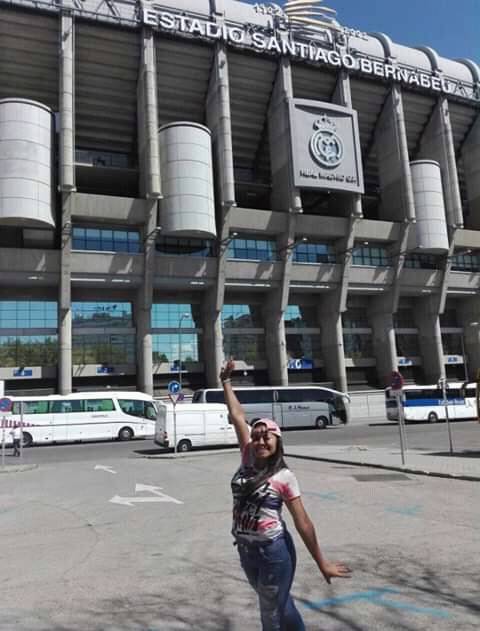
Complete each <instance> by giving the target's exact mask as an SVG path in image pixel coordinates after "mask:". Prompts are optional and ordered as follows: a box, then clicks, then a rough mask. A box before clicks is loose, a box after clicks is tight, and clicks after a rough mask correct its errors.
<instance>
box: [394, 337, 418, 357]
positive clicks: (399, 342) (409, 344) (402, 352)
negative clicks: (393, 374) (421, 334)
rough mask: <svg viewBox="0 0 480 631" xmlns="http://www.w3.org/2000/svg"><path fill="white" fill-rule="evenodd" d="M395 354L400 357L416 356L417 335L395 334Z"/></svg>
mask: <svg viewBox="0 0 480 631" xmlns="http://www.w3.org/2000/svg"><path fill="white" fill-rule="evenodd" d="M395 340H396V346H397V355H399V356H400V357H416V356H417V355H420V344H419V342H418V335H416V334H413V335H408V334H405V333H400V334H397V335H395Z"/></svg>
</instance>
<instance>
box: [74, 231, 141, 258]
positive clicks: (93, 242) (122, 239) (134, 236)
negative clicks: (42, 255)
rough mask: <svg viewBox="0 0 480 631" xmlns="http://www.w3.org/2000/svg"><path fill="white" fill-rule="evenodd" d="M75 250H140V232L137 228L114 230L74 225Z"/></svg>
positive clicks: (134, 252) (133, 252) (135, 251)
mask: <svg viewBox="0 0 480 631" xmlns="http://www.w3.org/2000/svg"><path fill="white" fill-rule="evenodd" d="M72 247H73V249H74V250H91V251H96V252H127V253H132V254H137V253H138V252H140V250H141V248H140V233H139V232H138V231H135V230H127V229H125V230H120V229H118V230H112V229H108V228H107V229H104V228H83V227H81V226H74V228H73V243H72Z"/></svg>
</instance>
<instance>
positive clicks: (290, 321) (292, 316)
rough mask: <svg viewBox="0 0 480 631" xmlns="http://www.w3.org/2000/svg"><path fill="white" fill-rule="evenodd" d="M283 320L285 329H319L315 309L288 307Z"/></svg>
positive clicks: (298, 306) (299, 306) (296, 306)
mask: <svg viewBox="0 0 480 631" xmlns="http://www.w3.org/2000/svg"><path fill="white" fill-rule="evenodd" d="M284 319H285V326H286V327H287V328H319V321H318V319H317V311H316V309H315V307H304V306H302V305H288V307H287V308H286V309H285V314H284Z"/></svg>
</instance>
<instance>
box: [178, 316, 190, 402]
mask: <svg viewBox="0 0 480 631" xmlns="http://www.w3.org/2000/svg"><path fill="white" fill-rule="evenodd" d="M189 317H190V314H189V313H182V315H181V316H180V319H179V321H178V383H179V384H180V391H181V390H182V322H183V321H184V320H186V319H187V318H189Z"/></svg>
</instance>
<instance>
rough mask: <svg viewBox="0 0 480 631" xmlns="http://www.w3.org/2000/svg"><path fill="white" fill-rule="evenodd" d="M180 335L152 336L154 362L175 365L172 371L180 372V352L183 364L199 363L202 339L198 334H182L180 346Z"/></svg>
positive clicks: (156, 334)
mask: <svg viewBox="0 0 480 631" xmlns="http://www.w3.org/2000/svg"><path fill="white" fill-rule="evenodd" d="M178 338H179V335H178V333H155V334H154V335H152V344H153V361H154V362H155V363H162V362H163V363H165V362H169V363H173V365H172V368H171V369H172V370H178V360H179V355H180V350H181V353H182V364H183V362H198V361H199V347H200V342H201V338H200V335H199V334H198V333H182V334H181V345H182V348H181V349H180V346H179V339H178Z"/></svg>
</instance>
